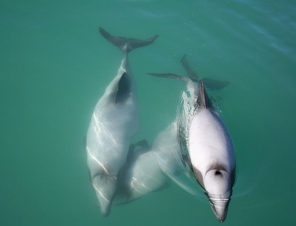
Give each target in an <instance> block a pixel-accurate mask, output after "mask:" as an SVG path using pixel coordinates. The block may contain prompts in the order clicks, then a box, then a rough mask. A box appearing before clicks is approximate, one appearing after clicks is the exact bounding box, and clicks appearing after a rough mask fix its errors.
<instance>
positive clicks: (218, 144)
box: [149, 59, 235, 222]
mask: <svg viewBox="0 0 296 226" xmlns="http://www.w3.org/2000/svg"><path fill="white" fill-rule="evenodd" d="M183 60H184V59H183ZM182 64H183V63H182ZM183 66H184V64H183ZM149 74H150V75H154V76H158V77H165V78H176V79H179V80H181V81H183V82H185V83H186V85H187V89H188V91H189V98H188V99H189V101H186V103H183V105H184V109H183V110H184V112H183V115H185V117H184V118H183V119H182V118H181V119H180V120H179V121H180V123H179V125H178V127H179V128H178V132H179V135H178V139H179V141H180V145H181V147H182V149H183V150H182V151H183V152H185V153H187V154H188V156H187V157H188V159H186V162H188V163H187V165H188V168H190V169H191V170H192V172H193V173H194V175H195V178H196V180H197V181H198V183H199V184H200V185H201V186H202V187H203V188H204V189H205V191H206V195H207V196H208V198H209V201H210V204H211V206H212V210H213V212H214V214H215V215H216V217H217V219H218V220H219V221H220V222H223V221H224V220H225V219H226V215H227V210H228V204H229V201H230V197H231V194H232V186H233V184H234V178H235V156H234V150H233V145H232V141H231V138H230V136H229V133H228V132H227V129H226V127H225V125H224V123H223V122H222V120H221V118H220V117H219V115H218V114H216V113H215V111H214V110H213V105H212V103H211V101H210V100H209V98H208V96H207V93H206V91H205V87H204V82H203V81H202V80H200V81H198V78H196V77H191V76H190V77H183V76H179V75H176V74H172V73H164V74H154V73H149ZM222 88H223V87H222ZM185 93H186V92H184V93H183V94H185ZM185 95H186V94H185ZM188 109H189V110H188ZM184 149H185V150H184Z"/></svg>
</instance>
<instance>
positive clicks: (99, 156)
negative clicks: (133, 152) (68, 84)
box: [86, 28, 158, 216]
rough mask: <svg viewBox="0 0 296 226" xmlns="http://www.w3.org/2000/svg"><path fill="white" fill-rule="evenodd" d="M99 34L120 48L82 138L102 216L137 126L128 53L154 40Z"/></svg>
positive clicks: (102, 32)
mask: <svg viewBox="0 0 296 226" xmlns="http://www.w3.org/2000/svg"><path fill="white" fill-rule="evenodd" d="M99 31H100V33H101V35H102V36H103V37H104V38H105V39H106V40H108V41H109V42H111V43H112V44H113V45H115V46H117V47H118V48H119V49H120V50H121V51H122V52H123V55H124V56H123V59H122V62H121V65H120V67H119V69H118V72H117V75H116V76H115V78H114V79H113V80H112V81H111V83H110V84H109V85H108V86H107V88H106V90H105V93H104V94H103V96H102V97H101V98H100V99H99V101H98V103H97V105H96V106H95V109H94V112H93V115H92V118H91V122H90V125H89V129H88V132H87V138H86V153H87V164H88V168H89V172H90V177H91V182H92V186H93V188H94V190H95V192H96V196H97V198H98V201H99V207H100V210H101V212H102V214H103V215H104V216H108V214H109V213H110V208H111V205H112V200H113V198H114V195H115V193H116V190H117V183H118V176H119V174H120V172H121V170H122V168H123V166H124V165H125V162H126V157H127V153H128V150H129V144H130V138H131V137H132V136H133V135H134V134H136V133H137V132H138V130H139V116H138V104H137V100H136V94H135V84H134V78H133V75H132V71H131V68H130V66H129V61H128V53H129V52H130V51H132V50H133V49H135V48H138V47H144V46H147V45H149V44H151V43H153V42H154V40H155V39H156V38H157V37H158V36H153V37H151V38H149V39H147V40H137V39H131V38H123V37H116V36H112V35H110V34H109V33H108V32H106V31H105V30H104V29H102V28H100V29H99Z"/></svg>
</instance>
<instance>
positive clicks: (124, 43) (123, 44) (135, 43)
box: [99, 27, 158, 53]
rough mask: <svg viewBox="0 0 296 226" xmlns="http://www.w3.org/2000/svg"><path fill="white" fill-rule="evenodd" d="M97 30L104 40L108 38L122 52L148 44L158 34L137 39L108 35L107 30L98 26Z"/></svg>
mask: <svg viewBox="0 0 296 226" xmlns="http://www.w3.org/2000/svg"><path fill="white" fill-rule="evenodd" d="M99 31H100V33H101V35H102V36H103V37H104V38H105V39H106V40H108V41H109V42H111V43H112V44H113V45H115V46H116V47H118V48H119V49H120V50H121V51H122V52H126V53H129V52H131V51H132V50H134V49H136V48H139V47H144V46H147V45H150V44H152V43H153V42H154V40H155V39H156V38H157V37H158V35H155V36H153V37H151V38H148V39H145V40H139V39H134V38H125V37H118V36H113V35H110V34H109V33H108V32H107V31H105V30H104V29H103V28H101V27H100V28H99Z"/></svg>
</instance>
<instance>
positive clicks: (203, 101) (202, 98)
mask: <svg viewBox="0 0 296 226" xmlns="http://www.w3.org/2000/svg"><path fill="white" fill-rule="evenodd" d="M197 105H198V107H201V108H208V109H213V105H212V102H211V101H210V99H209V97H208V94H207V92H206V89H205V87H204V83H203V81H199V94H198V98H197Z"/></svg>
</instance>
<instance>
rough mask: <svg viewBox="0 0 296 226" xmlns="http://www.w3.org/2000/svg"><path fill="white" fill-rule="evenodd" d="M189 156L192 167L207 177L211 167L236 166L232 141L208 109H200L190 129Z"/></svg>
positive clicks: (228, 167)
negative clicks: (206, 174) (217, 165)
mask: <svg viewBox="0 0 296 226" xmlns="http://www.w3.org/2000/svg"><path fill="white" fill-rule="evenodd" d="M189 154H190V159H191V162H192V165H193V166H194V167H195V168H196V169H198V170H199V171H200V172H201V173H202V175H205V173H206V171H207V170H208V169H209V167H210V166H212V165H214V164H220V165H223V166H225V167H227V168H226V169H227V170H228V169H229V172H230V171H231V170H230V168H233V166H234V156H233V150H232V145H231V141H230V139H229V136H228V134H227V131H226V130H225V128H224V126H223V124H222V123H221V121H220V120H219V119H218V118H217V116H215V115H214V114H213V113H211V112H210V111H209V110H207V109H200V110H199V111H198V112H197V113H196V115H195V116H194V118H193V120H192V123H191V125H190V129H189Z"/></svg>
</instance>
